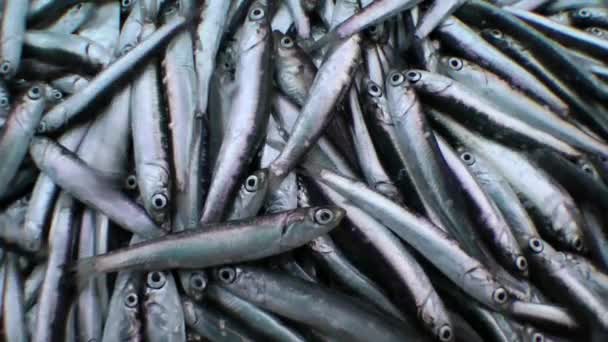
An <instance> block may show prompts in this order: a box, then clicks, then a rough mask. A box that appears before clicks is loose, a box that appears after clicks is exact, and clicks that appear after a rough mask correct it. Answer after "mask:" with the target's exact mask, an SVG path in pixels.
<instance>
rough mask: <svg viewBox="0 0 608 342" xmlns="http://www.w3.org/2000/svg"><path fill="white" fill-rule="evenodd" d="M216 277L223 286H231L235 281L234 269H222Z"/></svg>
mask: <svg viewBox="0 0 608 342" xmlns="http://www.w3.org/2000/svg"><path fill="white" fill-rule="evenodd" d="M217 275H218V277H219V278H220V280H221V281H222V282H223V283H224V284H232V283H233V282H234V280H235V279H236V270H235V269H234V267H222V268H220V269H219V270H218V271H217Z"/></svg>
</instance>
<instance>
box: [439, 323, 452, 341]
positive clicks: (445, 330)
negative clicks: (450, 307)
mask: <svg viewBox="0 0 608 342" xmlns="http://www.w3.org/2000/svg"><path fill="white" fill-rule="evenodd" d="M453 337H454V334H452V328H450V326H449V325H444V326H442V327H441V328H439V340H440V341H443V342H448V341H451V340H452V338H453Z"/></svg>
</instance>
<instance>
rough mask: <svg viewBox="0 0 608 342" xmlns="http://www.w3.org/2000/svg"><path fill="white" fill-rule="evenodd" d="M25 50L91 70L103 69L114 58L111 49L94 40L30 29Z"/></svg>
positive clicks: (25, 40)
mask: <svg viewBox="0 0 608 342" xmlns="http://www.w3.org/2000/svg"><path fill="white" fill-rule="evenodd" d="M23 51H24V53H25V54H27V55H28V56H33V57H37V58H41V59H44V60H46V61H51V62H55V63H72V64H73V65H75V66H81V67H83V68H85V69H86V68H88V69H90V70H99V69H102V68H104V67H106V66H107V65H108V64H110V62H111V61H112V59H113V56H112V54H111V52H110V51H108V50H107V49H106V48H104V47H103V46H102V45H100V44H97V43H96V42H94V41H92V40H89V39H87V38H83V37H80V36H78V35H73V34H63V33H56V32H47V31H28V32H27V33H26V34H25V38H24V41H23Z"/></svg>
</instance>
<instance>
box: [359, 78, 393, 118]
mask: <svg viewBox="0 0 608 342" xmlns="http://www.w3.org/2000/svg"><path fill="white" fill-rule="evenodd" d="M363 84H365V91H364V92H363V108H364V112H365V113H367V114H368V115H373V117H374V119H375V120H378V121H380V122H383V123H385V124H389V125H390V124H392V122H393V120H392V118H391V114H390V111H389V107H388V99H387V97H386V92H385V91H384V85H383V84H377V83H376V82H374V81H372V80H364V81H363Z"/></svg>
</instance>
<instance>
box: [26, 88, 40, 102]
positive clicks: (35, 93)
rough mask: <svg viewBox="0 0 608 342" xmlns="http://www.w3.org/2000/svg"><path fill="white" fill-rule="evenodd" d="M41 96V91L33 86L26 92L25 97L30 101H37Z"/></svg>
mask: <svg viewBox="0 0 608 342" xmlns="http://www.w3.org/2000/svg"><path fill="white" fill-rule="evenodd" d="M40 96H42V90H41V89H40V87H38V86H33V87H31V88H30V90H28V92H27V97H29V98H30V99H32V100H38V99H39V98H40Z"/></svg>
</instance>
